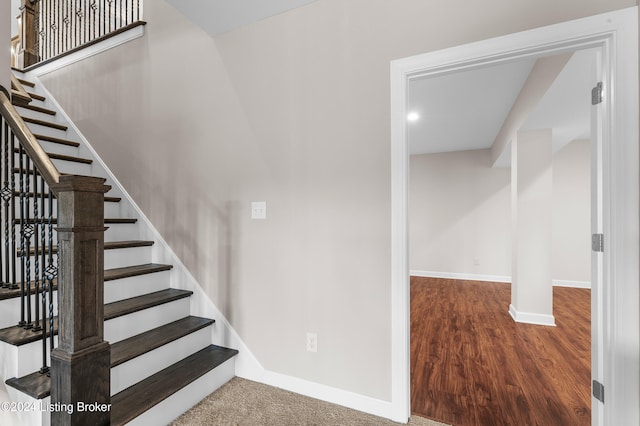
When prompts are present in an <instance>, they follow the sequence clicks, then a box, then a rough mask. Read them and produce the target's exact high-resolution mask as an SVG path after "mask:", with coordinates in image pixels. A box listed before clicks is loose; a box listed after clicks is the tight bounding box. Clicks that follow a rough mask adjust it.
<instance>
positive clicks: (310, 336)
mask: <svg viewBox="0 0 640 426" xmlns="http://www.w3.org/2000/svg"><path fill="white" fill-rule="evenodd" d="M307 351H309V352H318V334H317V333H310V332H307Z"/></svg>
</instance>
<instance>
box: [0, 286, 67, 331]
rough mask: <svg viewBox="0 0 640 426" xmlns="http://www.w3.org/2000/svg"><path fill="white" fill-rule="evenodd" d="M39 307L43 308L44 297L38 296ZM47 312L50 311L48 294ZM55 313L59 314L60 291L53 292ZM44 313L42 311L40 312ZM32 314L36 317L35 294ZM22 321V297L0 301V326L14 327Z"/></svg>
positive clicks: (32, 302)
mask: <svg viewBox="0 0 640 426" xmlns="http://www.w3.org/2000/svg"><path fill="white" fill-rule="evenodd" d="M38 309H40V310H42V299H41V298H38ZM46 310H47V314H48V312H49V297H48V296H47V306H46ZM53 313H54V315H57V314H58V293H57V291H54V292H53ZM40 314H41V315H42V311H41V312H40ZM31 315H32V318H35V296H31ZM19 321H20V298H19V297H14V298H12V299H7V300H3V301H1V302H0V328H6V327H13V326H14V325H16V324H18V322H19Z"/></svg>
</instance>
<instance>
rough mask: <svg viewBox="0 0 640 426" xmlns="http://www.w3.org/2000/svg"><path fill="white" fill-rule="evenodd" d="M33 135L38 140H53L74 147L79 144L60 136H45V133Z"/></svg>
mask: <svg viewBox="0 0 640 426" xmlns="http://www.w3.org/2000/svg"><path fill="white" fill-rule="evenodd" d="M33 136H35V137H36V139H38V140H40V141H46V142H53V143H57V144H61V145H67V146H73V147H76V148H77V147H79V146H80V142H75V141H70V140H67V139H62V138H54V137H53V136H47V135H41V134H35V133H34V135H33Z"/></svg>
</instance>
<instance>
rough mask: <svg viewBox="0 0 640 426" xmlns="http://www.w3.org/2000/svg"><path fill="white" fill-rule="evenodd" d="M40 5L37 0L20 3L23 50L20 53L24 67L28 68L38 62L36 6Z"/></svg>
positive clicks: (25, 0)
mask: <svg viewBox="0 0 640 426" xmlns="http://www.w3.org/2000/svg"><path fill="white" fill-rule="evenodd" d="M38 7H40V5H39V4H38V2H37V1H32V0H22V2H21V5H20V25H21V27H20V44H21V47H22V50H21V51H20V52H19V55H20V56H22V64H17V65H21V66H22V67H24V68H26V67H28V66H30V65H33V64H36V63H38V61H39V59H38V52H37V50H36V49H37V43H38V39H37V37H38V27H37V25H38V20H37V17H36V8H38Z"/></svg>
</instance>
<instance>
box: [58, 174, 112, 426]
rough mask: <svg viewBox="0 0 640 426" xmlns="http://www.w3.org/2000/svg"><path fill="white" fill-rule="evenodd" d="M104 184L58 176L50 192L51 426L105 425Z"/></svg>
mask: <svg viewBox="0 0 640 426" xmlns="http://www.w3.org/2000/svg"><path fill="white" fill-rule="evenodd" d="M104 182H105V180H104V179H101V178H94V177H87V176H61V177H60V184H59V185H57V186H55V189H54V190H55V191H56V193H57V199H58V228H57V231H58V256H59V259H60V261H59V267H60V270H59V271H58V328H59V332H58V347H57V348H56V349H54V350H53V351H52V353H51V404H52V413H51V424H53V425H103V424H109V421H110V408H111V407H110V405H109V404H110V400H111V398H110V396H109V390H110V389H109V388H110V380H109V375H110V360H109V358H110V346H109V343H108V342H105V341H104V293H103V289H104V231H105V227H104V193H105V192H106V191H107V190H108V189H109V187H108V186H106V185H105V184H104ZM63 404H64V405H63ZM58 408H59V409H58Z"/></svg>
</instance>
